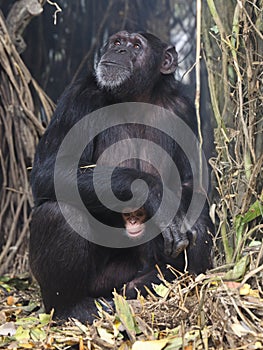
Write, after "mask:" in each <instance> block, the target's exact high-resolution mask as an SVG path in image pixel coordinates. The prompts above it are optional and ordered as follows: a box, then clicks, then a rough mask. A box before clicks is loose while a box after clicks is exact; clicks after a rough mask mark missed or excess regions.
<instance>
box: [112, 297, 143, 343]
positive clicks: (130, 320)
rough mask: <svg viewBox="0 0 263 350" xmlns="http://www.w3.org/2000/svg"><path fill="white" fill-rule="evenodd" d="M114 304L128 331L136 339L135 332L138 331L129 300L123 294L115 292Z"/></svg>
mask: <svg viewBox="0 0 263 350" xmlns="http://www.w3.org/2000/svg"><path fill="white" fill-rule="evenodd" d="M113 295H114V298H113V299H114V304H115V307H116V313H117V315H118V317H119V319H120V321H121V323H122V325H123V326H124V328H125V330H126V332H127V333H128V334H129V335H130V336H131V338H133V339H134V340H135V334H136V333H137V332H138V328H137V327H136V323H135V320H134V317H133V314H132V310H131V307H130V305H129V304H128V302H127V300H125V299H124V298H123V297H122V296H121V295H119V294H117V293H115V292H114V293H113Z"/></svg>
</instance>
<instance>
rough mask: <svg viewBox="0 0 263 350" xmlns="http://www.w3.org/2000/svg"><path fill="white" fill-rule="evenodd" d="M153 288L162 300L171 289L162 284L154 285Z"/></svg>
mask: <svg viewBox="0 0 263 350" xmlns="http://www.w3.org/2000/svg"><path fill="white" fill-rule="evenodd" d="M152 287H153V290H154V291H155V293H156V294H158V295H159V296H160V297H162V298H164V297H165V296H166V295H167V294H168V293H169V288H167V287H166V286H165V285H164V284H163V283H161V284H154V283H152Z"/></svg>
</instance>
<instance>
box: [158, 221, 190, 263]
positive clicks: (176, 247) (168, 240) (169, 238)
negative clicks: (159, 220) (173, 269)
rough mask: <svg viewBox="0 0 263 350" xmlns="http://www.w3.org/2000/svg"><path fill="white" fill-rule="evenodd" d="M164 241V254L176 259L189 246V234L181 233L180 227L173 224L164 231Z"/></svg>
mask: <svg viewBox="0 0 263 350" xmlns="http://www.w3.org/2000/svg"><path fill="white" fill-rule="evenodd" d="M162 235H163V239H164V253H165V255H167V256H170V257H171V258H176V257H177V256H178V255H179V254H180V253H181V252H182V251H184V250H185V249H186V248H187V247H188V245H189V239H188V236H187V233H186V232H185V233H182V232H180V231H179V228H178V225H177V224H175V223H172V224H170V225H168V226H167V227H166V228H165V229H164V230H163V231H162Z"/></svg>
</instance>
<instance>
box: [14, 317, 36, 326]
mask: <svg viewBox="0 0 263 350" xmlns="http://www.w3.org/2000/svg"><path fill="white" fill-rule="evenodd" d="M16 324H17V325H20V326H24V327H30V326H35V325H38V324H39V319H38V318H37V317H33V316H31V317H22V318H20V319H19V320H17V321H16Z"/></svg>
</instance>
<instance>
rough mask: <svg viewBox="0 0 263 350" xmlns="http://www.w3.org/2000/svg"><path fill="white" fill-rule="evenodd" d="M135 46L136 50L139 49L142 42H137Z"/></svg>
mask: <svg viewBox="0 0 263 350" xmlns="http://www.w3.org/2000/svg"><path fill="white" fill-rule="evenodd" d="M133 47H134V48H135V49H136V50H138V49H140V48H141V44H140V43H135V44H134V45H133Z"/></svg>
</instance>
